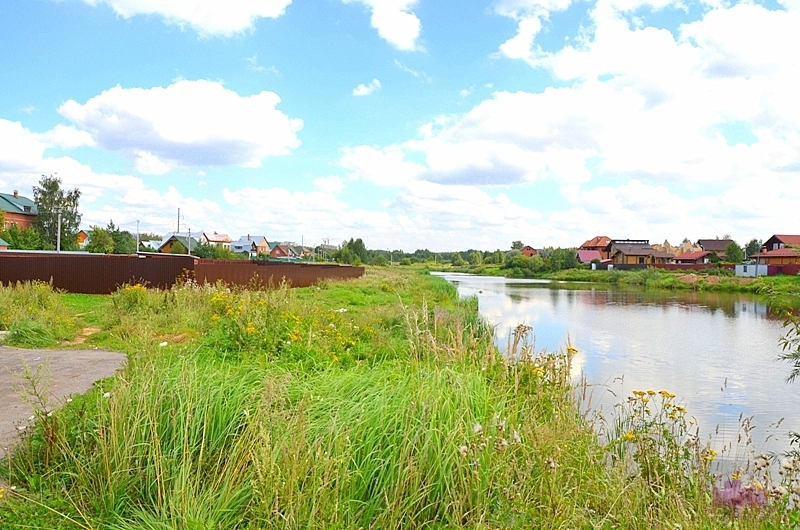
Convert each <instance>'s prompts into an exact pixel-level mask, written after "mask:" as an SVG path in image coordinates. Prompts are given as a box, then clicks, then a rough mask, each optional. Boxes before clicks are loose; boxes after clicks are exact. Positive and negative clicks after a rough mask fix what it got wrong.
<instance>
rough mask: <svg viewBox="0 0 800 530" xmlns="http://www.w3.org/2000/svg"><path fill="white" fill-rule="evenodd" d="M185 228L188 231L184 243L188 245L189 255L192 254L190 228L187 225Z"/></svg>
mask: <svg viewBox="0 0 800 530" xmlns="http://www.w3.org/2000/svg"><path fill="white" fill-rule="evenodd" d="M186 229H187V230H188V231H189V239H187V240H186V245H187V246H188V247H189V255H190V256H191V255H192V229H191V228H189V227H188V226H187V227H186Z"/></svg>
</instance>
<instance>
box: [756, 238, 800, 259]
mask: <svg viewBox="0 0 800 530" xmlns="http://www.w3.org/2000/svg"><path fill="white" fill-rule="evenodd" d="M751 258H755V259H756V263H763V264H765V265H795V264H800V235H786V234H775V235H774V236H772V237H771V238H769V239H767V240H766V241H765V242H764V246H762V247H761V252H760V253H759V254H757V255H755V256H751Z"/></svg>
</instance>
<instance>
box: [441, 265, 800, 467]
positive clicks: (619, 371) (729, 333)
mask: <svg viewBox="0 0 800 530" xmlns="http://www.w3.org/2000/svg"><path fill="white" fill-rule="evenodd" d="M443 276H444V277H445V278H446V279H447V280H449V281H451V282H453V283H454V284H455V285H456V286H457V287H458V291H459V293H460V294H461V295H463V296H477V297H478V302H479V307H480V312H481V314H482V315H483V316H484V317H485V318H486V319H487V320H489V321H490V322H491V323H492V324H493V325H495V326H496V331H497V337H498V346H499V347H500V349H501V350H504V349H505V348H506V346H507V340H508V335H509V332H510V331H511V330H513V329H514V327H515V326H517V324H520V323H524V324H528V325H530V326H533V333H534V335H535V340H536V348H537V350H538V349H547V350H559V349H563V347H564V345H565V344H566V342H567V339H569V340H570V341H571V342H572V344H573V345H574V346H575V347H576V348H578V350H579V351H580V353H579V354H578V355H577V356H576V358H575V361H574V362H575V366H576V374H575V375H580V373H581V371H582V372H583V375H584V376H585V378H586V380H587V382H588V383H589V384H590V385H593V386H592V395H593V406H594V407H595V408H600V409H602V410H604V411H608V410H610V409H611V407H612V406H613V404H614V403H617V402H619V401H622V400H624V398H625V396H627V395H630V391H631V390H634V389H642V390H647V389H654V390H660V389H666V390H669V391H670V392H673V393H675V394H677V396H678V398H680V399H681V400H682V401H683V404H684V405H685V406H686V408H687V409H689V414H690V416H694V418H695V419H696V420H697V423H698V425H699V426H700V429H701V435H704V438H706V437H708V436H709V435H711V436H712V438H713V445H714V446H715V447H717V448H718V449H720V448H722V446H723V444H725V443H726V442H728V441H731V440H736V437H737V436H738V432H739V416H740V414H743V415H744V416H753V424H754V425H755V427H756V428H755V430H754V432H753V438H754V445H755V448H756V450H757V451H759V452H760V451H782V450H785V449H788V448H789V445H788V441H787V439H786V436H785V433H786V432H787V431H789V430H793V431H800V381H799V382H797V383H794V384H787V383H786V382H785V379H786V376H787V375H788V373H789V365H788V363H785V362H780V361H776V358H777V356H778V354H779V353H780V348H779V346H778V339H779V338H780V336H781V334H782V332H783V328H782V325H781V322H780V320H777V319H776V318H775V316H774V315H773V314H772V313H771V312H770V311H768V310H767V307H766V305H764V304H763V303H761V302H760V301H758V298H756V297H753V296H750V295H742V294H731V293H686V292H665V291H658V292H654V291H644V290H621V289H609V288H606V287H604V286H597V285H594V284H576V283H570V284H564V283H549V282H545V281H541V280H511V279H507V278H490V277H480V276H469V275H460V274H447V275H443ZM781 418H783V419H784V421H783V423H782V424H781V425H780V426H779V427H778V428H777V429H776V428H775V424H776V423H777V422H778V421H779V420H780V419H781ZM770 434H774V435H775V439H774V440H770V441H769V442H768V443H765V440H766V439H767V437H768V436H769V435H770Z"/></svg>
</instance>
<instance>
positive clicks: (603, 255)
mask: <svg viewBox="0 0 800 530" xmlns="http://www.w3.org/2000/svg"><path fill="white" fill-rule="evenodd" d="M610 243H611V238H610V237H608V236H595V237H593V238H592V239H589V240H587V241H584V243H583V245H581V246H580V247H579V250H596V251H597V252H599V253H600V259H601V260H605V259H609V258H610V257H611V256H609V255H608V250H607V249H608V245H609V244H610ZM590 261H591V260H590Z"/></svg>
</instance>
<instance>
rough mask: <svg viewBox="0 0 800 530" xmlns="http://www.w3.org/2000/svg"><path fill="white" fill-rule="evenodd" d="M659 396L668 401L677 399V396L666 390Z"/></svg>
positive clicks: (660, 392)
mask: <svg viewBox="0 0 800 530" xmlns="http://www.w3.org/2000/svg"><path fill="white" fill-rule="evenodd" d="M659 394H661V397H664V398H667V399H672V398H674V397H675V394H673V393H672V392H668V391H666V390H661V391H659Z"/></svg>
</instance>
